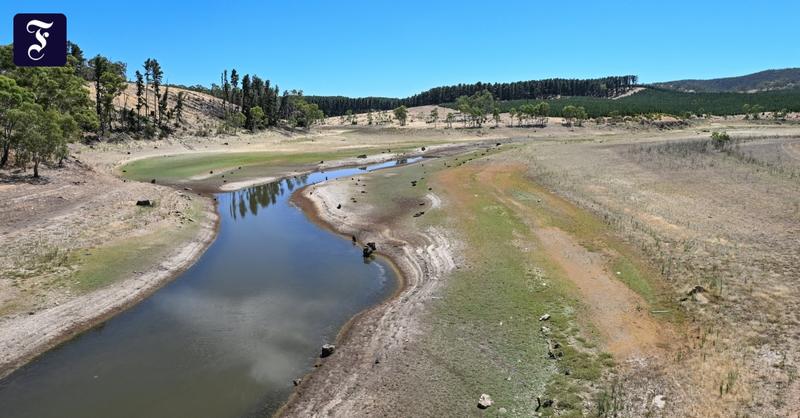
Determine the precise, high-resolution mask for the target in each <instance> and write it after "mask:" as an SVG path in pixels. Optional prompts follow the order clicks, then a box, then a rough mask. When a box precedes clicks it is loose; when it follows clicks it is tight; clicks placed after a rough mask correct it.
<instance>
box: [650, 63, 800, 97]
mask: <svg viewBox="0 0 800 418" xmlns="http://www.w3.org/2000/svg"><path fill="white" fill-rule="evenodd" d="M653 85H654V86H657V87H662V88H666V89H671V90H678V91H686V92H705V93H746V92H747V93H752V92H757V91H768V90H786V89H793V88H800V68H784V69H782V70H766V71H760V72H757V73H753V74H747V75H743V76H738V77H725V78H714V79H710V80H676V81H666V82H662V83H653Z"/></svg>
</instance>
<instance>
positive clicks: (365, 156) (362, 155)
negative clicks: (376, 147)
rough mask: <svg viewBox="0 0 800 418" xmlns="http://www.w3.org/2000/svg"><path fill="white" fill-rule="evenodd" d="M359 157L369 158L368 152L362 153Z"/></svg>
mask: <svg viewBox="0 0 800 418" xmlns="http://www.w3.org/2000/svg"><path fill="white" fill-rule="evenodd" d="M358 158H367V154H361V155H359V156H358Z"/></svg>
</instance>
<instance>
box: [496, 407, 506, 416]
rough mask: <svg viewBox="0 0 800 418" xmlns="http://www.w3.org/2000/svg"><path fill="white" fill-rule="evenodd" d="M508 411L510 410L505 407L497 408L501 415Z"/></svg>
mask: <svg viewBox="0 0 800 418" xmlns="http://www.w3.org/2000/svg"><path fill="white" fill-rule="evenodd" d="M506 412H508V411H507V410H506V409H505V408H500V409H498V410H497V413H499V414H500V415H504V414H505V413H506Z"/></svg>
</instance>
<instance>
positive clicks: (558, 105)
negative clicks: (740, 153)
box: [444, 87, 800, 118]
mask: <svg viewBox="0 0 800 418" xmlns="http://www.w3.org/2000/svg"><path fill="white" fill-rule="evenodd" d="M544 101H545V102H547V103H548V104H549V106H550V108H551V112H550V115H551V116H564V115H563V109H564V108H567V107H569V106H572V107H582V108H584V110H585V111H586V113H587V117H590V118H596V117H615V116H637V115H647V114H669V115H674V116H677V117H680V118H687V117H689V116H693V115H717V116H726V115H740V114H745V115H748V114H749V115H751V116H750V117H751V118H754V117H755V115H757V114H758V113H760V112H780V113H785V112H800V90H775V91H763V92H756V93H686V92H680V91H675V90H668V89H661V88H653V87H648V88H647V89H645V90H643V91H640V92H638V93H636V94H633V95H630V96H627V97H622V98H619V99H616V100H607V99H603V98H597V97H562V98H557V99H546V100H544ZM528 102H529V101H528V100H511V101H502V102H499V103H498V105H499V106H500V110H501V111H502V112H508V111H509V110H511V109H512V108H516V109H519V108H520V106H522V105H524V104H526V103H528ZM444 105H445V106H447V107H451V108H453V109H455V108H456V103H455V101H454V102H452V103H448V104H444ZM753 109H755V110H756V111H754V110H753Z"/></svg>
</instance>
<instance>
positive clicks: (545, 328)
mask: <svg viewBox="0 0 800 418" xmlns="http://www.w3.org/2000/svg"><path fill="white" fill-rule="evenodd" d="M549 333H550V327H546V326H544V325H542V334H545V335H547V334H549Z"/></svg>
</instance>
